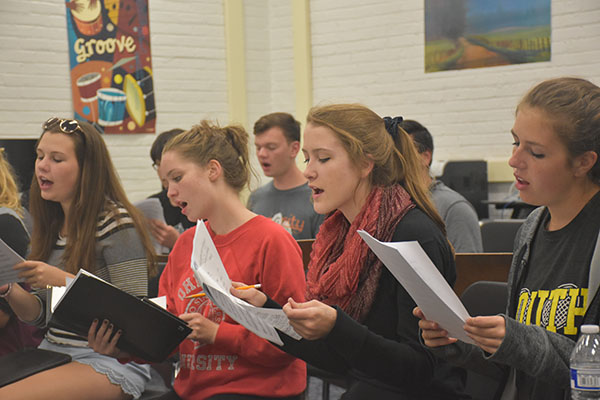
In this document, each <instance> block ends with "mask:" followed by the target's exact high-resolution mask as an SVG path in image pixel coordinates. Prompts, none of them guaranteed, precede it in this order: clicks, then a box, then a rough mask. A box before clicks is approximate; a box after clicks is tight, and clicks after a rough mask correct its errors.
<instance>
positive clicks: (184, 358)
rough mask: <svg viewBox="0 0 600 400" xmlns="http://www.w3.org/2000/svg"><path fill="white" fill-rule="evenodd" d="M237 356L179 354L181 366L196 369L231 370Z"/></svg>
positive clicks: (233, 367)
mask: <svg viewBox="0 0 600 400" xmlns="http://www.w3.org/2000/svg"><path fill="white" fill-rule="evenodd" d="M237 358H238V356H236V355H231V354H230V355H224V354H198V355H194V354H181V355H180V363H181V368H185V369H190V370H196V371H213V370H214V371H222V370H228V371H232V370H234V369H235V361H236V360H237Z"/></svg>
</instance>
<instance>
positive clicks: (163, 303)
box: [148, 296, 167, 310]
mask: <svg viewBox="0 0 600 400" xmlns="http://www.w3.org/2000/svg"><path fill="white" fill-rule="evenodd" d="M148 300H150V301H151V302H153V303H154V304H156V305H157V306H159V307H162V308H164V309H165V310H166V309H167V296H160V297H153V298H151V299H148Z"/></svg>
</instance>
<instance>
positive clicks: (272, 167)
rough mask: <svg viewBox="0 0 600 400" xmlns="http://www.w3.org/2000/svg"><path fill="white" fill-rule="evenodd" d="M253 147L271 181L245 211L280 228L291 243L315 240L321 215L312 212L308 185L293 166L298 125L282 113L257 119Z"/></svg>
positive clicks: (289, 116) (249, 200) (253, 198)
mask: <svg viewBox="0 0 600 400" xmlns="http://www.w3.org/2000/svg"><path fill="white" fill-rule="evenodd" d="M254 146H255V148H256V157H257V158H258V162H259V163H260V166H261V167H262V169H263V172H264V174H265V175H266V176H268V177H271V178H273V180H272V181H271V182H269V183H267V184H265V185H263V186H261V187H260V188H258V189H257V190H256V191H254V192H253V193H252V194H250V198H249V199H248V208H249V209H250V210H251V211H253V212H255V213H257V214H260V215H264V216H265V217H268V218H271V219H272V220H273V221H275V222H277V223H279V224H280V225H282V226H283V227H284V228H285V229H286V230H287V231H288V232H290V233H291V234H292V236H293V237H294V239H314V238H315V237H316V235H317V232H318V231H319V226H320V225H321V223H322V222H323V215H319V214H317V213H316V212H315V210H314V208H313V206H312V203H311V200H310V199H311V190H310V188H309V187H308V181H307V179H306V177H305V176H304V175H303V174H302V171H300V169H299V168H298V166H297V165H296V155H297V154H298V152H299V151H300V122H298V121H296V120H295V119H294V117H293V116H292V115H290V114H287V113H283V112H277V113H272V114H267V115H264V116H262V117H260V118H259V119H258V120H257V121H256V123H255V124H254Z"/></svg>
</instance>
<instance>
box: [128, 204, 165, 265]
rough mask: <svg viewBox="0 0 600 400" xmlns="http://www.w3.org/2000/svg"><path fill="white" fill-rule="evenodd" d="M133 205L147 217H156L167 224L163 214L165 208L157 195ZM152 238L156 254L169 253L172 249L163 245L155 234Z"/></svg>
mask: <svg viewBox="0 0 600 400" xmlns="http://www.w3.org/2000/svg"><path fill="white" fill-rule="evenodd" d="M133 205H134V206H135V207H136V208H137V209H138V210H140V211H141V212H142V214H144V216H145V217H146V218H147V219H156V220H158V221H160V222H162V223H163V224H166V223H167V222H166V221H165V216H164V214H163V208H162V205H161V204H160V200H159V199H157V198H156V197H149V198H147V199H144V200H140V201H138V202H136V203H133ZM150 236H151V238H152V244H153V245H154V251H155V252H156V254H169V251H170V249H169V248H168V247H166V246H163V245H161V244H160V243H158V242H157V241H156V239H155V238H154V236H152V235H150Z"/></svg>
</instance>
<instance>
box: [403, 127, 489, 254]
mask: <svg viewBox="0 0 600 400" xmlns="http://www.w3.org/2000/svg"><path fill="white" fill-rule="evenodd" d="M399 125H400V126H401V127H402V129H404V130H405V131H406V132H407V133H408V134H409V135H410V136H411V137H412V138H413V141H414V142H415V145H416V147H417V150H418V151H419V154H420V155H421V159H422V165H423V171H422V176H423V179H424V180H425V183H426V184H427V185H428V186H429V190H430V191H431V198H432V200H433V203H434V204H435V207H436V208H437V210H438V212H439V213H440V216H441V217H442V219H443V220H444V223H445V224H446V232H447V236H448V240H449V241H450V243H452V246H454V250H455V251H456V252H457V253H481V252H482V251H483V245H482V242H481V229H480V228H479V220H478V219H477V213H476V212H475V209H474V208H473V206H472V205H471V203H469V202H468V201H467V199H465V198H464V197H463V196H462V195H461V194H459V193H458V192H455V191H454V190H452V189H450V188H449V187H448V186H446V185H444V183H443V182H441V181H438V180H436V179H435V178H433V177H432V176H431V174H430V171H429V168H430V167H431V161H432V160H433V138H432V137H431V133H429V131H428V130H427V128H425V127H424V126H423V125H421V124H420V123H418V122H417V121H414V120H410V119H408V120H404V121H402V122H401V123H400V124H399Z"/></svg>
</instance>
